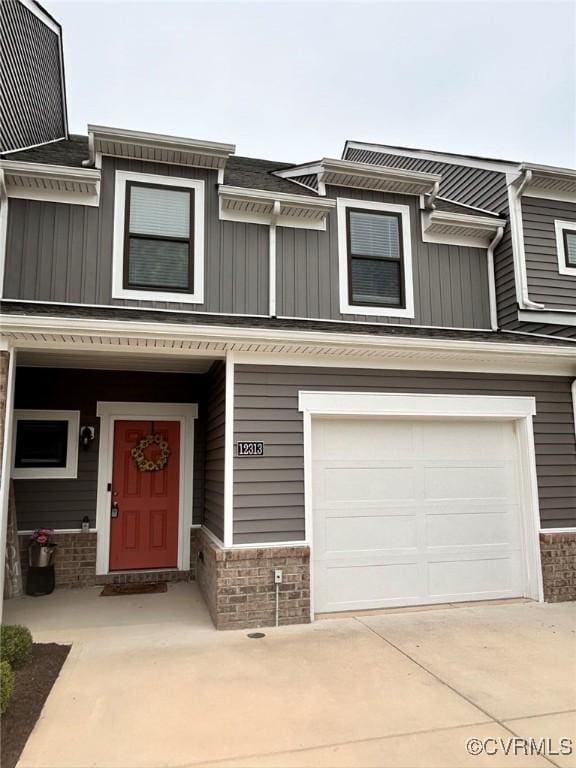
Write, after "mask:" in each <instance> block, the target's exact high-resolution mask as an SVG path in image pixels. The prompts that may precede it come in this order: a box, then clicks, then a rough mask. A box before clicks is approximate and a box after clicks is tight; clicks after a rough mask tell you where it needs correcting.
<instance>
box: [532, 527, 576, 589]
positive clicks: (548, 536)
mask: <svg viewBox="0 0 576 768" xmlns="http://www.w3.org/2000/svg"><path fill="white" fill-rule="evenodd" d="M540 553H541V556H542V576H543V581H544V600H546V602H547V603H560V602H563V601H565V600H576V533H541V534H540Z"/></svg>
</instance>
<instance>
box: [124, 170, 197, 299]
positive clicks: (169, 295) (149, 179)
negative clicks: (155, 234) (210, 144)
mask: <svg viewBox="0 0 576 768" xmlns="http://www.w3.org/2000/svg"><path fill="white" fill-rule="evenodd" d="M128 181H136V182H138V183H139V184H162V185H164V186H168V187H183V188H185V189H192V190H194V233H193V237H194V291H193V293H175V292H172V291H170V292H169V291H161V290H159V291H155V290H153V291H139V290H133V289H132V288H124V227H125V220H126V216H125V213H126V211H125V208H126V182H128ZM204 188H205V184H204V182H203V181H201V180H199V179H185V178H180V177H175V176H160V175H157V174H152V173H134V172H131V171H116V181H115V188H114V244H113V250H112V298H114V299H137V300H139V301H171V302H182V303H183V304H202V303H203V302H204V260H205V253H204V195H205V192H204Z"/></svg>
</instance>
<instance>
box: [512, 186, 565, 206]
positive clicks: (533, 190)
mask: <svg viewBox="0 0 576 768" xmlns="http://www.w3.org/2000/svg"><path fill="white" fill-rule="evenodd" d="M522 194H523V195H524V197H535V198H539V199H540V200H556V201H557V202H561V203H576V192H567V191H561V190H554V189H541V188H539V187H527V188H526V189H525V190H524V192H523V193H522Z"/></svg>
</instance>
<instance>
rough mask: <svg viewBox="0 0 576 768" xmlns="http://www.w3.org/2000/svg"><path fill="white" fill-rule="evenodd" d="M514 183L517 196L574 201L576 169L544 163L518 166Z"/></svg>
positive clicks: (575, 196)
mask: <svg viewBox="0 0 576 768" xmlns="http://www.w3.org/2000/svg"><path fill="white" fill-rule="evenodd" d="M514 185H515V187H516V193H517V195H518V196H520V195H527V196H529V197H540V196H541V197H544V198H547V197H548V198H551V199H557V200H568V201H574V202H576V170H572V169H570V168H552V167H549V166H544V165H527V164H524V165H522V166H521V167H520V175H519V176H518V177H517V178H516V180H515V182H514Z"/></svg>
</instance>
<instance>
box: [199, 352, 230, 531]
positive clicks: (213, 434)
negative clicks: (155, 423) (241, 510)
mask: <svg viewBox="0 0 576 768" xmlns="http://www.w3.org/2000/svg"><path fill="white" fill-rule="evenodd" d="M225 417H226V364H225V363H223V362H217V363H214V365H213V366H212V368H211V369H210V371H209V372H208V375H207V377H206V449H205V457H206V458H205V491H204V525H205V526H206V527H207V528H209V529H210V530H211V531H212V533H213V534H214V535H215V536H217V537H218V538H219V539H220V540H221V541H223V540H224V444H225V434H224V424H225Z"/></svg>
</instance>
